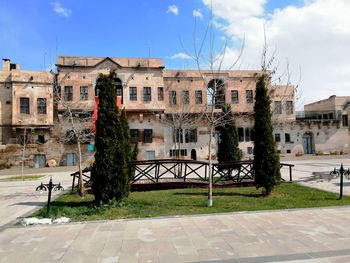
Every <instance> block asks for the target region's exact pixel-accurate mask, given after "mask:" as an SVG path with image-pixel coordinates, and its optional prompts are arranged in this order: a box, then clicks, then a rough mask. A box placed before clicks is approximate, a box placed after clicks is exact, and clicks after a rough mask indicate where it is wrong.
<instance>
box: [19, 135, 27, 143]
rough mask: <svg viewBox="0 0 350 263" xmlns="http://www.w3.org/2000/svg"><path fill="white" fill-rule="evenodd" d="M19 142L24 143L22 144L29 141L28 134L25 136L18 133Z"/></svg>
mask: <svg viewBox="0 0 350 263" xmlns="http://www.w3.org/2000/svg"><path fill="white" fill-rule="evenodd" d="M19 143H20V144H21V145H24V144H27V143H29V136H28V135H26V136H24V135H20V136H19Z"/></svg>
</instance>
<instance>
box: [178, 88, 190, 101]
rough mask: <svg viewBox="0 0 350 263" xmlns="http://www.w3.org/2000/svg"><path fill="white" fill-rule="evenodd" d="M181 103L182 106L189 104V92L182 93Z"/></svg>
mask: <svg viewBox="0 0 350 263" xmlns="http://www.w3.org/2000/svg"><path fill="white" fill-rule="evenodd" d="M182 101H183V104H190V92H189V91H188V90H183V91H182ZM175 104H176V103H175Z"/></svg>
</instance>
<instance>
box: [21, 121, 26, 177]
mask: <svg viewBox="0 0 350 263" xmlns="http://www.w3.org/2000/svg"><path fill="white" fill-rule="evenodd" d="M26 144H27V128H24V136H23V151H22V167H21V171H22V181H23V180H24V154H25V151H26Z"/></svg>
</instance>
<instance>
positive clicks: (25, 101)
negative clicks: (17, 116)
mask: <svg viewBox="0 0 350 263" xmlns="http://www.w3.org/2000/svg"><path fill="white" fill-rule="evenodd" d="M19 112H20V113H21V114H30V99H29V97H20V98H19Z"/></svg>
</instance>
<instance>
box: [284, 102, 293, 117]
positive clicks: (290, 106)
mask: <svg viewBox="0 0 350 263" xmlns="http://www.w3.org/2000/svg"><path fill="white" fill-rule="evenodd" d="M286 112H287V114H293V112H294V107H293V101H290V100H288V101H287V109H286Z"/></svg>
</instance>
